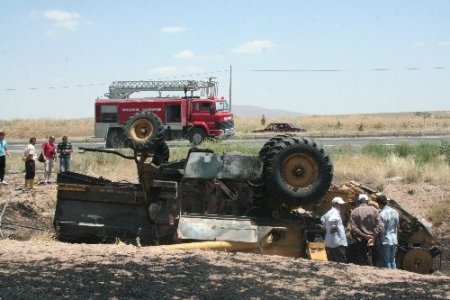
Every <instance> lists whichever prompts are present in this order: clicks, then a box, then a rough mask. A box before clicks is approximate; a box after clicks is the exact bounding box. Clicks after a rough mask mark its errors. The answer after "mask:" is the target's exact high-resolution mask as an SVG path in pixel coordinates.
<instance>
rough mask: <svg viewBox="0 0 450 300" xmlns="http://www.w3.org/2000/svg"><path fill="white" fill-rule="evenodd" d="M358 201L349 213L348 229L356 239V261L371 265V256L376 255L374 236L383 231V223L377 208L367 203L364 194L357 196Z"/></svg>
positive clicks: (367, 200) (367, 198)
mask: <svg viewBox="0 0 450 300" xmlns="http://www.w3.org/2000/svg"><path fill="white" fill-rule="evenodd" d="M358 202H359V203H360V204H359V206H358V207H357V208H355V209H354V210H353V211H352V213H351V215H350V221H351V223H350V226H351V227H350V229H351V233H352V236H353V237H354V238H355V239H356V251H357V262H356V263H359V264H362V265H372V258H373V257H374V256H375V255H376V253H375V252H374V251H375V247H374V245H376V238H377V237H378V236H379V234H380V233H382V232H383V229H384V225H383V222H382V221H381V218H380V213H379V212H378V210H377V209H376V208H375V207H373V206H370V205H368V204H367V203H368V202H369V197H367V195H365V194H361V195H359V196H358Z"/></svg>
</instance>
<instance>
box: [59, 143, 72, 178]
mask: <svg viewBox="0 0 450 300" xmlns="http://www.w3.org/2000/svg"><path fill="white" fill-rule="evenodd" d="M68 140H69V138H68V137H67V136H66V135H65V136H63V137H62V142H59V143H58V153H59V171H60V172H67V171H70V156H71V153H72V151H73V150H72V143H70V142H69V141H68Z"/></svg>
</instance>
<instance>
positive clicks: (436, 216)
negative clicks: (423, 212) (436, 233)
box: [427, 198, 450, 226]
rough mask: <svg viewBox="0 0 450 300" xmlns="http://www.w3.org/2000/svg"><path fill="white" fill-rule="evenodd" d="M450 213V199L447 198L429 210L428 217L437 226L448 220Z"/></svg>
mask: <svg viewBox="0 0 450 300" xmlns="http://www.w3.org/2000/svg"><path fill="white" fill-rule="evenodd" d="M449 215H450V199H449V198H447V199H446V200H444V201H442V202H438V203H437V204H435V205H433V207H432V208H431V210H430V211H429V212H428V214H427V217H428V219H429V220H430V221H431V223H433V225H435V226H439V225H441V224H442V223H444V222H446V221H447V220H448V216H449Z"/></svg>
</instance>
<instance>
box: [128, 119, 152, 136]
mask: <svg viewBox="0 0 450 300" xmlns="http://www.w3.org/2000/svg"><path fill="white" fill-rule="evenodd" d="M130 133H131V137H132V138H133V139H134V140H137V141H145V140H147V139H148V138H149V137H150V136H151V135H152V133H153V124H152V123H151V122H150V121H149V120H146V119H140V120H136V122H134V123H133V125H132V126H131V130H130Z"/></svg>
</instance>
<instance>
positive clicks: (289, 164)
mask: <svg viewBox="0 0 450 300" xmlns="http://www.w3.org/2000/svg"><path fill="white" fill-rule="evenodd" d="M281 174H282V176H283V179H284V181H285V182H286V183H287V185H288V186H289V188H290V189H291V190H294V191H297V190H299V189H303V188H306V187H308V186H310V185H311V184H312V183H313V182H314V181H315V180H316V179H317V176H318V175H319V167H318V166H317V163H316V162H315V161H314V160H313V159H312V157H311V156H309V155H306V154H302V153H297V154H292V155H290V156H288V157H287V158H286V159H285V160H284V161H283V163H282V166H281Z"/></svg>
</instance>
